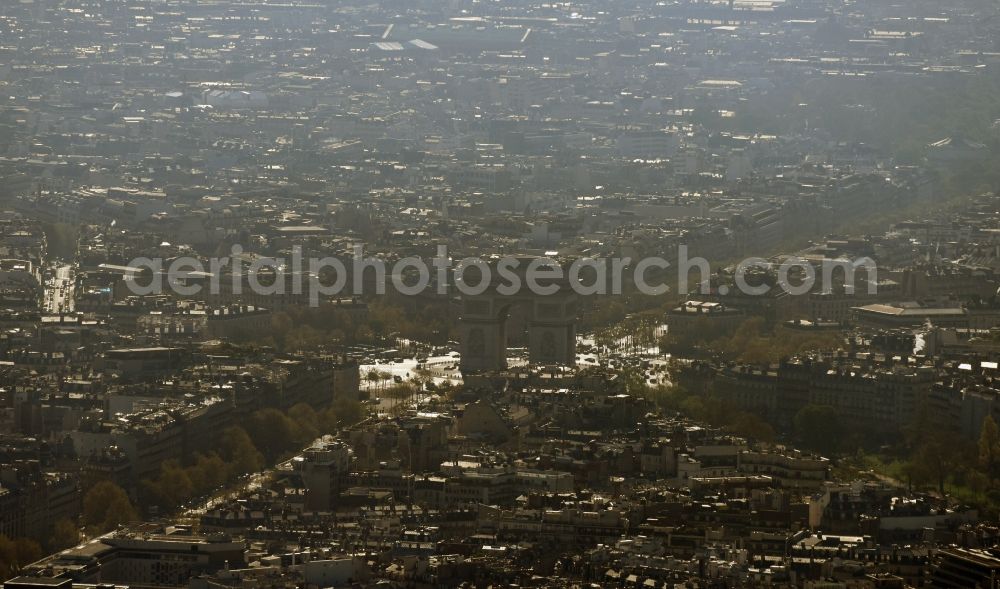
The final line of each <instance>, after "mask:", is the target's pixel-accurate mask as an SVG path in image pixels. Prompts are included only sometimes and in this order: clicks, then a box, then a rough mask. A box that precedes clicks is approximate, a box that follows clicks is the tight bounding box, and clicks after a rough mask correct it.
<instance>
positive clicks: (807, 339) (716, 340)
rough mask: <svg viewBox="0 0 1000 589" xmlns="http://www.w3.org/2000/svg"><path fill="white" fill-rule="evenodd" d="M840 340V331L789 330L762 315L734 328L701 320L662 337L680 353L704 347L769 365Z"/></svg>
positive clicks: (668, 347) (667, 347)
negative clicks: (773, 324) (772, 323)
mask: <svg viewBox="0 0 1000 589" xmlns="http://www.w3.org/2000/svg"><path fill="white" fill-rule="evenodd" d="M842 343H843V336H842V334H841V333H840V332H808V331H802V332H798V331H792V330H790V329H787V328H783V327H774V326H771V325H769V324H768V322H767V321H765V320H764V318H762V317H751V318H749V319H746V320H745V321H743V322H742V323H740V324H739V326H737V327H736V328H735V329H726V328H724V327H722V326H719V325H716V324H713V322H712V321H711V320H709V319H707V318H706V319H703V320H702V321H701V323H700V324H696V325H695V326H693V327H692V328H691V329H687V330H685V331H684V332H683V333H670V332H668V333H667V335H666V336H664V337H663V338H662V339H661V341H660V345H661V346H662V347H663V348H664V350H666V351H670V352H684V351H690V350H691V349H694V348H704V349H707V350H711V351H713V352H716V353H719V354H722V355H724V356H725V357H727V358H730V359H732V360H736V361H739V362H746V363H748V364H770V363H774V362H778V361H779V360H781V359H782V358H788V357H789V356H794V355H796V354H799V353H802V352H806V351H809V350H819V349H831V348H836V347H838V346H839V345H841V344H842Z"/></svg>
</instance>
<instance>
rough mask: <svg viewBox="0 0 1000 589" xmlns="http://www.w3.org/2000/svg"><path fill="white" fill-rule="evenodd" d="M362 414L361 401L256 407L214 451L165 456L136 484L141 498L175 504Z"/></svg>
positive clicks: (166, 506) (254, 469)
mask: <svg viewBox="0 0 1000 589" xmlns="http://www.w3.org/2000/svg"><path fill="white" fill-rule="evenodd" d="M360 418H361V407H360V405H359V404H358V403H357V402H356V401H348V400H340V401H337V402H336V403H334V404H333V405H332V406H330V407H329V408H327V409H325V410H322V411H317V410H315V409H313V408H312V406H310V405H309V404H307V403H299V404H297V405H295V406H293V407H292V408H291V409H289V410H288V412H287V413H285V412H282V411H280V410H278V409H274V408H267V409H261V410H258V411H256V412H254V413H253V414H252V415H251V416H250V417H249V419H247V420H246V421H245V422H244V425H243V426H242V427H241V426H231V427H229V428H227V429H226V430H225V431H224V432H223V434H222V437H221V439H220V443H219V450H218V451H208V452H205V453H198V454H196V455H195V456H194V457H193V459H192V460H191V462H190V463H189V464H187V465H184V464H181V462H179V461H177V460H166V461H164V462H163V463H162V464H161V465H160V472H159V473H158V474H157V476H155V477H153V478H151V479H146V480H143V481H142V482H141V483H140V497H142V498H143V503H144V504H147V505H156V506H159V507H160V508H161V509H168V510H170V509H174V508H176V507H177V506H179V505H182V504H183V503H185V502H187V501H189V500H191V499H193V498H195V497H202V496H205V495H207V494H209V493H211V492H213V491H215V490H216V489H218V488H219V487H221V486H223V485H225V484H226V483H228V482H230V481H232V480H234V479H236V478H237V477H239V476H242V475H244V474H247V473H253V472H257V471H259V470H261V468H263V466H264V465H265V464H273V463H275V462H276V461H278V460H279V459H280V458H282V457H283V456H286V455H288V454H289V453H291V452H294V451H296V450H299V449H301V448H302V447H303V446H305V445H306V444H309V443H310V442H312V441H313V440H315V439H316V438H317V437H319V436H321V435H324V434H332V433H335V432H336V431H337V430H338V429H339V427H340V426H341V425H343V424H344V423H354V422H356V421H358V420H359V419H360Z"/></svg>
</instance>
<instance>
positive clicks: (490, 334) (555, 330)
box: [459, 288, 577, 372]
mask: <svg viewBox="0 0 1000 589" xmlns="http://www.w3.org/2000/svg"><path fill="white" fill-rule="evenodd" d="M576 305H577V296H576V293H574V292H573V291H572V290H570V289H568V288H567V289H560V290H559V291H558V292H556V293H554V294H551V295H536V294H533V293H530V292H518V293H516V294H514V295H502V294H499V293H497V292H495V291H492V292H486V293H483V294H479V295H464V296H463V297H462V316H461V318H460V320H459V325H460V335H461V363H460V367H461V369H462V371H463V372H489V371H497V370H503V369H505V368H507V346H508V340H509V339H513V340H514V341H518V336H519V335H520V333H519V332H520V329H518V330H517V331H518V333H515V334H513V335H514V337H513V338H509V336H510V335H511V334H510V333H509V327H510V326H509V322H510V319H511V316H512V315H514V314H520V315H521V316H522V317H523V320H524V323H526V326H525V327H524V332H525V333H526V338H524V339H526V342H525V343H527V348H528V359H529V361H530V362H531V363H532V364H561V365H572V364H574V363H575V361H576V312H577V311H576Z"/></svg>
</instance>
